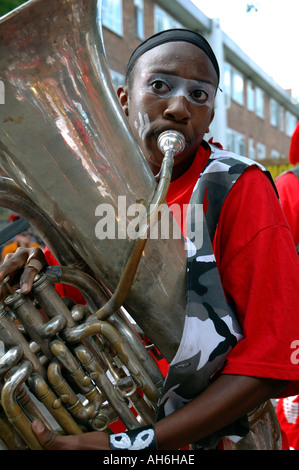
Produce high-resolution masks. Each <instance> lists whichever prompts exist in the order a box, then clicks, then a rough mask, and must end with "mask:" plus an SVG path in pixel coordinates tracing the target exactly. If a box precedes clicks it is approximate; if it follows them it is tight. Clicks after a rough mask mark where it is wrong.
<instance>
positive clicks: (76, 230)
mask: <svg viewBox="0 0 299 470" xmlns="http://www.w3.org/2000/svg"><path fill="white" fill-rule="evenodd" d="M2 91H3V98H4V99H3V100H2V99H1V98H2V96H0V162H1V163H0V165H1V167H2V170H3V172H4V173H5V174H6V175H7V176H5V177H1V178H0V205H1V206H4V207H7V208H9V209H11V210H13V211H16V212H17V213H19V214H20V215H22V216H23V217H24V218H26V219H27V221H28V222H29V223H30V224H31V225H32V226H33V227H34V228H35V229H36V231H37V232H38V233H39V235H40V236H41V238H42V239H43V242H44V243H45V244H46V245H47V246H48V247H49V249H50V250H51V252H52V253H53V254H54V256H55V258H56V259H57V260H58V262H59V265H58V266H51V267H48V268H47V269H45V270H43V271H42V272H41V273H39V274H38V275H37V276H36V277H35V281H34V285H33V289H32V292H31V293H30V294H28V295H22V294H21V293H20V292H19V291H11V292H10V294H9V296H8V297H7V298H6V300H5V302H4V303H3V305H1V306H0V340H1V341H2V343H3V344H4V347H5V351H4V355H3V356H2V357H1V359H0V391H1V405H0V447H1V448H3V449H12V450H14V449H33V450H35V449H40V448H41V446H40V444H39V442H38V441H37V439H36V437H35V435H34V434H33V432H32V430H31V422H32V420H33V419H35V418H38V419H40V420H42V421H43V423H44V424H45V426H47V427H48V428H49V429H52V430H54V431H55V432H62V433H65V434H80V433H82V432H85V431H87V430H100V431H104V432H107V433H111V432H113V426H114V423H115V422H117V423H118V422H121V423H122V425H123V426H124V427H125V428H127V429H134V428H136V427H140V426H143V425H146V424H152V423H153V422H154V419H155V412H156V408H157V403H158V399H159V396H160V393H161V389H162V385H163V376H162V374H161V372H160V370H159V368H158V367H157V364H156V362H155V361H154V360H153V355H152V354H151V351H150V350H149V349H150V348H151V346H145V344H144V343H145V342H144V341H143V339H144V335H145V336H146V337H148V338H150V340H151V342H152V345H154V346H155V347H156V348H157V349H158V350H159V351H160V353H161V354H162V355H163V356H164V357H165V358H166V360H167V361H169V362H170V361H171V360H172V358H173V357H174V355H175V353H176V351H177V348H178V345H179V342H180V339H181V335H182V331H183V323H184V317H185V311H184V310H185V269H186V258H185V247H184V240H183V239H182V238H181V236H180V237H179V238H178V237H177V236H173V237H171V236H170V237H165V239H164V238H163V237H156V238H155V237H147V236H146V235H147V234H148V228H149V225H150V223H151V221H152V220H153V219H155V218H157V216H158V215H159V209H160V207H161V206H162V205H163V204H162V203H163V201H164V200H165V193H166V191H167V185H168V183H169V179H170V174H171V165H172V163H171V155H173V153H174V152H176V151H177V145H179V146H180V145H181V144H182V143H181V142H180V136H178V135H176V136H175V137H174V138H173V136H169V135H167V136H164V137H163V138H161V141H160V143H159V145H160V149H161V151H162V152H163V153H164V154H165V157H164V160H163V164H162V170H163V171H162V173H161V177H160V181H159V183H157V182H156V180H155V178H154V176H153V174H152V172H151V171H150V169H149V167H148V165H147V162H146V160H145V157H144V155H143V153H142V151H141V149H140V148H139V147H138V145H137V143H136V140H135V138H134V136H133V134H132V131H131V129H130V128H129V126H128V124H127V122H126V118H125V116H124V114H123V111H122V109H121V107H120V104H119V102H118V100H117V98H116V93H115V90H114V88H113V84H112V81H111V77H110V73H109V71H108V66H107V62H106V58H105V51H104V47H103V38H102V31H101V2H98V1H97V0H88V1H85V0H51V2H49V1H46V0H29V1H28V2H27V3H25V4H24V5H22V6H21V7H19V8H18V9H16V10H14V11H13V12H11V13H10V14H8V15H6V16H5V17H3V18H1V19H0V94H1V93H2ZM124 205H125V207H124ZM134 205H139V206H141V207H143V208H144V209H145V217H144V218H143V219H141V221H140V223H139V226H140V230H139V234H138V236H137V237H134V236H132V233H131V232H130V234H129V233H128V230H127V229H126V228H127V227H128V225H129V223H130V222H131V218H130V216H129V212H128V210H126V209H127V207H131V206H133V207H134ZM108 207H109V209H110V210H111V209H112V214H113V217H112V218H113V222H114V223H113V224H112V225H113V226H112V227H111V232H109V235H110V236H106V237H105V236H103V231H104V230H103V225H104V224H103V218H102V219H99V217H100V216H102V215H103V211H104V210H108ZM163 211H164V213H163V214H162V212H161V213H160V217H162V215H163V216H165V215H166V217H167V218H168V219H167V220H168V221H169V232H170V233H175V222H174V221H173V219H172V216H171V214H170V212H169V210H168V209H167V207H165V205H163ZM165 213H166V214H165ZM109 220H111V218H110V219H109ZM155 220H156V219H155ZM99 224H100V225H101V224H102V225H101V228H102V230H99ZM113 235H115V236H113ZM59 283H62V284H67V285H71V286H74V287H75V288H77V289H79V291H80V292H81V294H82V296H83V298H84V302H83V303H81V304H76V303H74V302H73V301H71V299H63V298H61V297H60V296H59V295H58V293H57V291H56V289H55V286H56V284H59ZM271 410H272V409H271ZM271 410H270V411H269V409H268V408H267V409H266V411H264V412H263V414H264V416H265V413H266V416H267V419H268V421H267V423H269V424H267V426H266V428H267V429H266V432H265V425H264V423H265V419H264V418H263V420H260V419H259V416H260V415H257V414H256V413H254V415H253V427H254V429H253V433H251V435H250V439H251V441H250V442H249V443H248V439H247V441H246V440H245V441H242V442H243V446H245V448H250V449H256V448H268V449H269V448H276V447H275V446H276V445H277V443H278V441H279V439H280V436H279V431H277V432H276V430H277V428H275V426H274V431H275V432H273V425H272V424H271V420H273V412H272V411H271ZM258 412H259V413H260V411H258ZM257 416H258V417H257ZM245 439H246V438H245ZM273 440H274V444H273ZM224 447H225V448H229V449H234V448H236V447H235V446H234V445H233V444H232V443H231V442H226V443H225V446H224Z"/></svg>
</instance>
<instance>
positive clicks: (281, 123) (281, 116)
mask: <svg viewBox="0 0 299 470" xmlns="http://www.w3.org/2000/svg"><path fill="white" fill-rule="evenodd" d="M279 129H280V130H281V132H284V108H283V106H280V108H279Z"/></svg>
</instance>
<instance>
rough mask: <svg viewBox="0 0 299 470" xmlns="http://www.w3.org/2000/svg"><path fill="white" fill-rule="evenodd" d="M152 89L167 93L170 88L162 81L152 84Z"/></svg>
mask: <svg viewBox="0 0 299 470" xmlns="http://www.w3.org/2000/svg"><path fill="white" fill-rule="evenodd" d="M152 87H153V88H154V89H155V90H157V91H167V90H168V87H167V85H166V83H164V82H162V80H155V81H154V82H153V83H152Z"/></svg>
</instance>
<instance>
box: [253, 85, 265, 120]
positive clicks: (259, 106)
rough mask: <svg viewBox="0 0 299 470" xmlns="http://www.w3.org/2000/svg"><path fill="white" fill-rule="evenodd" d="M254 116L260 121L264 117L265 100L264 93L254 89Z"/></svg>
mask: <svg viewBox="0 0 299 470" xmlns="http://www.w3.org/2000/svg"><path fill="white" fill-rule="evenodd" d="M255 104H256V115H257V116H258V117H260V118H262V119H264V117H265V100H264V92H263V90H261V89H260V88H256V101H255Z"/></svg>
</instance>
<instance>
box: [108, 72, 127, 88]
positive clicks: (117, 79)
mask: <svg viewBox="0 0 299 470" xmlns="http://www.w3.org/2000/svg"><path fill="white" fill-rule="evenodd" d="M110 74H111V78H112V82H113V85H114V88H115V90H117V89H118V87H119V86H122V85H123V84H124V83H125V76H124V75H123V74H121V73H119V72H115V70H112V69H110Z"/></svg>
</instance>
